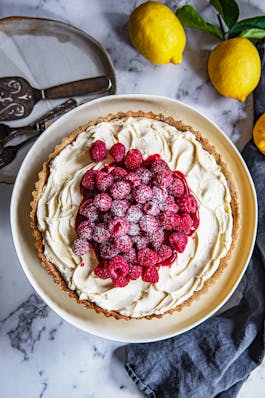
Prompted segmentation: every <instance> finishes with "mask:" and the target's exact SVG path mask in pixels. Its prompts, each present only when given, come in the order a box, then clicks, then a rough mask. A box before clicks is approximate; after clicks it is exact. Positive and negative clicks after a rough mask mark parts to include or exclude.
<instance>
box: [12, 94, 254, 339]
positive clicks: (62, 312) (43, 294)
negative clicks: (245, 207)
mask: <svg viewBox="0 0 265 398" xmlns="http://www.w3.org/2000/svg"><path fill="white" fill-rule="evenodd" d="M122 99H135V100H137V101H139V100H146V99H147V100H153V101H154V100H155V101H157V100H161V99H165V100H167V101H171V102H172V103H174V104H177V105H179V106H184V108H188V109H189V111H191V112H193V113H195V114H196V116H199V117H200V118H201V119H202V120H206V121H207V122H208V123H210V124H211V125H212V126H214V127H215V129H217V131H218V132H219V133H220V134H221V135H222V136H223V137H224V138H225V140H226V141H227V142H228V143H229V144H230V145H232V147H233V149H234V150H235V152H236V155H237V156H238V158H239V160H240V162H241V164H242V166H243V168H244V170H245V172H246V175H247V177H248V182H249V184H250V186H251V189H252V196H253V199H254V202H253V205H254V216H255V219H254V234H253V238H252V242H251V245H250V248H249V253H248V256H247V260H246V262H245V264H244V266H243V267H242V269H241V272H240V274H239V277H238V279H237V280H236V282H235V284H234V286H233V287H232V289H231V290H230V292H229V294H228V295H227V296H225V297H224V299H223V300H221V302H220V303H219V304H218V305H217V306H215V307H214V309H212V310H211V311H210V312H207V314H206V315H205V316H203V317H201V318H200V319H199V320H198V321H195V322H193V323H192V325H190V326H187V327H183V328H182V329H181V330H180V331H178V332H175V333H174V332H171V333H167V334H166V333H164V334H163V336H162V337H161V336H158V337H157V338H152V337H151V338H145V339H144V340H143V339H134V340H132V339H131V338H129V339H126V338H122V339H121V338H119V337H115V336H110V335H109V334H108V333H104V331H103V332H101V331H97V332H95V331H91V330H88V329H87V328H85V327H84V326H83V325H82V324H80V323H79V322H80V321H79V322H78V319H76V317H75V316H74V315H73V316H71V314H69V313H68V312H67V310H66V309H64V308H61V307H60V306H59V305H58V304H57V303H55V302H54V301H53V300H52V299H51V298H50V297H49V295H48V294H47V293H46V292H45V291H44V289H41V288H40V287H39V285H38V283H37V281H36V280H35V278H34V277H33V276H32V275H31V273H30V270H29V268H28V266H27V264H26V263H25V262H24V259H23V256H22V254H21V249H20V247H19V239H18V234H16V219H17V214H16V202H15V199H16V192H17V190H18V188H19V186H20V185H21V184H20V185H19V181H20V178H19V177H20V175H21V174H22V173H23V171H24V168H25V167H26V166H25V165H27V162H28V159H30V157H31V155H32V153H33V152H34V149H35V146H36V145H37V143H38V140H37V141H36V142H35V143H34V144H33V146H32V147H31V148H30V150H29V152H28V153H27V155H26V157H25V159H24V161H23V163H22V165H21V167H20V170H19V172H18V175H17V178H16V182H15V185H14V188H13V192H12V197H11V204H10V221H11V231H12V238H13V243H14V246H15V250H16V254H17V257H18V259H19V262H20V265H21V266H22V269H23V271H24V272H25V275H26V276H27V278H28V280H29V282H30V283H31V285H32V286H33V288H34V289H35V291H36V292H37V294H39V295H40V297H41V298H42V299H43V300H44V302H46V304H47V305H49V307H50V308H51V309H52V310H53V311H55V312H56V313H57V314H58V315H59V316H60V317H61V318H62V319H64V320H65V321H67V322H68V323H70V324H71V325H73V326H75V327H77V328H79V329H81V330H83V331H85V332H87V333H91V334H94V335H96V336H99V337H103V338H106V339H109V340H111V341H118V342H126V343H129V342H133V343H145V342H154V341H161V340H164V339H168V338H171V337H174V336H177V335H179V334H182V333H184V332H186V331H188V330H190V329H192V328H194V327H196V326H198V325H199V324H201V323H202V322H204V321H205V320H206V319H208V318H209V317H211V316H212V315H213V314H214V313H216V312H217V311H218V310H219V309H220V308H221V307H222V306H223V305H224V304H225V303H226V302H227V300H228V299H229V298H230V297H231V296H232V294H233V293H234V291H235V290H236V288H237V286H238V284H239V283H240V281H241V279H242V277H243V275H244V274H245V272H246V269H247V267H248V264H249V261H250V258H251V255H252V252H253V249H254V244H255V240H256V233H257V222H258V205H257V196H256V191H255V186H254V182H253V180H252V177H251V174H250V172H249V170H248V168H247V165H246V163H245V161H244V159H243V157H242V155H241V154H240V152H239V151H238V149H237V148H236V146H235V144H234V143H233V142H232V141H231V139H230V138H229V137H228V136H227V135H226V134H225V133H224V132H223V131H222V129H221V128H220V127H219V126H217V125H216V124H215V123H214V122H212V121H211V120H210V119H209V118H208V117H207V116H205V115H204V114H203V113H201V112H200V111H198V110H197V109H195V108H193V107H192V106H190V105H187V104H185V103H183V102H181V101H178V100H175V99H172V98H169V97H166V96H162V95H148V94H120V95H115V96H108V97H101V98H97V99H94V100H92V101H90V102H88V103H85V104H82V105H80V106H78V107H76V108H75V109H73V110H71V111H69V112H68V113H67V114H65V115H64V116H63V117H62V118H67V117H71V116H72V114H73V113H78V112H79V111H80V110H82V109H83V108H86V107H89V106H90V104H92V106H93V105H94V104H96V103H97V102H105V101H106V102H108V101H113V100H114V101H115V100H122ZM62 118H60V119H59V120H57V121H55V122H54V123H53V124H52V126H51V127H53V128H54V127H55V128H56V126H57V123H61V121H62ZM49 131H50V127H49V128H48V129H47V130H46V131H45V132H44V133H43V134H42V135H43V136H45V135H48V134H49ZM22 185H23V184H22ZM77 305H78V304H77ZM106 319H108V318H106ZM162 319H163V318H162ZM117 322H118V321H117ZM137 322H139V320H138V321H137ZM148 322H150V321H148Z"/></svg>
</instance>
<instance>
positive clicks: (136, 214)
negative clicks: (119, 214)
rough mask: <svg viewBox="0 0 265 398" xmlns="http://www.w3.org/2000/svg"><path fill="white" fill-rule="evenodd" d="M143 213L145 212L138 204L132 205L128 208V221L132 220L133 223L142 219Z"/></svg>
mask: <svg viewBox="0 0 265 398" xmlns="http://www.w3.org/2000/svg"><path fill="white" fill-rule="evenodd" d="M142 215H143V213H142V211H141V209H140V208H139V207H138V206H136V205H132V206H130V207H129V209H128V210H127V213H126V218H127V220H128V221H130V222H132V223H136V222H137V221H139V220H140V218H141V217H142Z"/></svg>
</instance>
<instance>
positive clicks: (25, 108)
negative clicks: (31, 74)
mask: <svg viewBox="0 0 265 398" xmlns="http://www.w3.org/2000/svg"><path fill="white" fill-rule="evenodd" d="M111 84H112V83H111V80H110V79H109V78H108V77H106V76H98V77H91V78H89V79H83V80H77V81H73V82H69V83H65V84H60V85H58V86H54V87H49V88H46V89H40V90H39V89H36V88H34V87H32V86H31V85H30V84H29V83H28V81H27V80H25V79H24V78H22V77H11V76H10V77H2V78H0V120H17V119H21V118H23V117H26V116H28V115H29V114H30V113H31V111H32V109H33V107H34V105H35V104H36V103H37V102H38V101H39V100H41V99H55V98H65V97H72V96H82V95H86V94H92V93H93V94H98V93H103V92H106V91H108V90H109V89H110V88H111Z"/></svg>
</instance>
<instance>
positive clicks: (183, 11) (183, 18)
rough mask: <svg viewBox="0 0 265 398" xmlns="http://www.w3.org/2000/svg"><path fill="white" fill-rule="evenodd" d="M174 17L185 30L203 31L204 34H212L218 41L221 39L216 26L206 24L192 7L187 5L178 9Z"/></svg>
mask: <svg viewBox="0 0 265 398" xmlns="http://www.w3.org/2000/svg"><path fill="white" fill-rule="evenodd" d="M176 16H177V17H178V19H179V20H180V22H181V23H182V25H183V26H185V27H186V28H194V29H199V30H203V31H204V32H209V33H212V34H213V35H214V36H216V37H218V39H220V40H222V39H223V35H222V33H221V31H220V29H219V28H218V27H217V26H215V25H212V24H210V23H208V22H206V21H205V20H204V19H203V18H202V17H201V16H200V15H199V14H198V13H197V11H196V10H195V9H194V8H193V7H192V6H189V5H187V6H183V7H181V8H179V9H178V10H177V11H176Z"/></svg>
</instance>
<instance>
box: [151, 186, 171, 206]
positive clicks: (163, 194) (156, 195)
mask: <svg viewBox="0 0 265 398" xmlns="http://www.w3.org/2000/svg"><path fill="white" fill-rule="evenodd" d="M152 191H153V200H154V201H155V202H157V203H158V204H159V205H163V206H164V203H165V200H166V198H167V197H168V193H167V190H166V189H163V188H159V187H157V186H154V187H153V188H152Z"/></svg>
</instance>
